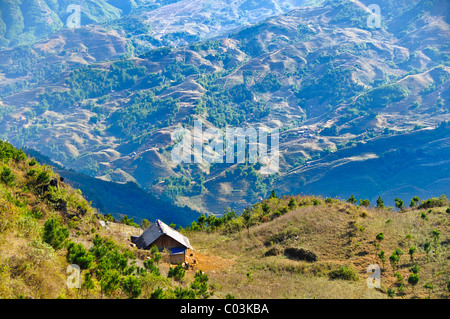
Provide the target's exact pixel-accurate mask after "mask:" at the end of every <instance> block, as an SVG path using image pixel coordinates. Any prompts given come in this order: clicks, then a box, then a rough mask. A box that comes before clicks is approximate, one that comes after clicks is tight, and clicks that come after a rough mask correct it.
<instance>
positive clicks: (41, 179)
mask: <svg viewBox="0 0 450 319" xmlns="http://www.w3.org/2000/svg"><path fill="white" fill-rule="evenodd" d="M49 182H50V175H49V174H48V173H47V172H45V171H43V172H40V173H39V175H38V176H37V178H36V183H37V184H38V185H39V184H47V183H49Z"/></svg>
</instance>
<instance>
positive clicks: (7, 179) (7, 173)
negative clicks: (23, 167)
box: [0, 167, 15, 186]
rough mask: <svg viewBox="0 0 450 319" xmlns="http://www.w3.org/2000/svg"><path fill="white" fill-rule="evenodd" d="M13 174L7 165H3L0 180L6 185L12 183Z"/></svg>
mask: <svg viewBox="0 0 450 319" xmlns="http://www.w3.org/2000/svg"><path fill="white" fill-rule="evenodd" d="M14 179H15V176H14V174H13V173H12V172H11V169H10V168H9V167H3V170H2V172H1V173H0V180H1V181H2V182H3V183H5V184H6V185H7V186H12V185H14Z"/></svg>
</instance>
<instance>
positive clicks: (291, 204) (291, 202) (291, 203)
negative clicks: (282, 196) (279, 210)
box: [288, 197, 297, 210]
mask: <svg viewBox="0 0 450 319" xmlns="http://www.w3.org/2000/svg"><path fill="white" fill-rule="evenodd" d="M288 207H289V209H290V210H293V209H294V208H295V207H297V203H296V202H295V199H294V198H293V197H291V200H290V201H289V204H288Z"/></svg>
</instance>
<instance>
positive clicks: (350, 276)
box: [328, 266, 359, 281]
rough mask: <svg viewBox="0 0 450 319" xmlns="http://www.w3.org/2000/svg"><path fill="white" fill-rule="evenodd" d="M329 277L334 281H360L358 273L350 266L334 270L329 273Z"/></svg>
mask: <svg viewBox="0 0 450 319" xmlns="http://www.w3.org/2000/svg"><path fill="white" fill-rule="evenodd" d="M328 276H329V277H330V279H332V280H334V279H342V280H350V281H357V280H358V279H359V277H358V274H357V273H356V271H355V270H354V269H352V268H351V267H349V266H341V267H339V268H338V269H336V270H332V271H330V272H329V273H328Z"/></svg>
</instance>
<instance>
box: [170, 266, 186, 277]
mask: <svg viewBox="0 0 450 319" xmlns="http://www.w3.org/2000/svg"><path fill="white" fill-rule="evenodd" d="M185 274H186V271H185V270H184V269H183V267H182V266H181V264H180V263H178V264H177V265H176V266H175V267H173V268H170V269H169V272H168V274H167V277H168V278H173V279H174V280H176V281H181V279H183V278H184V275H185Z"/></svg>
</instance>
